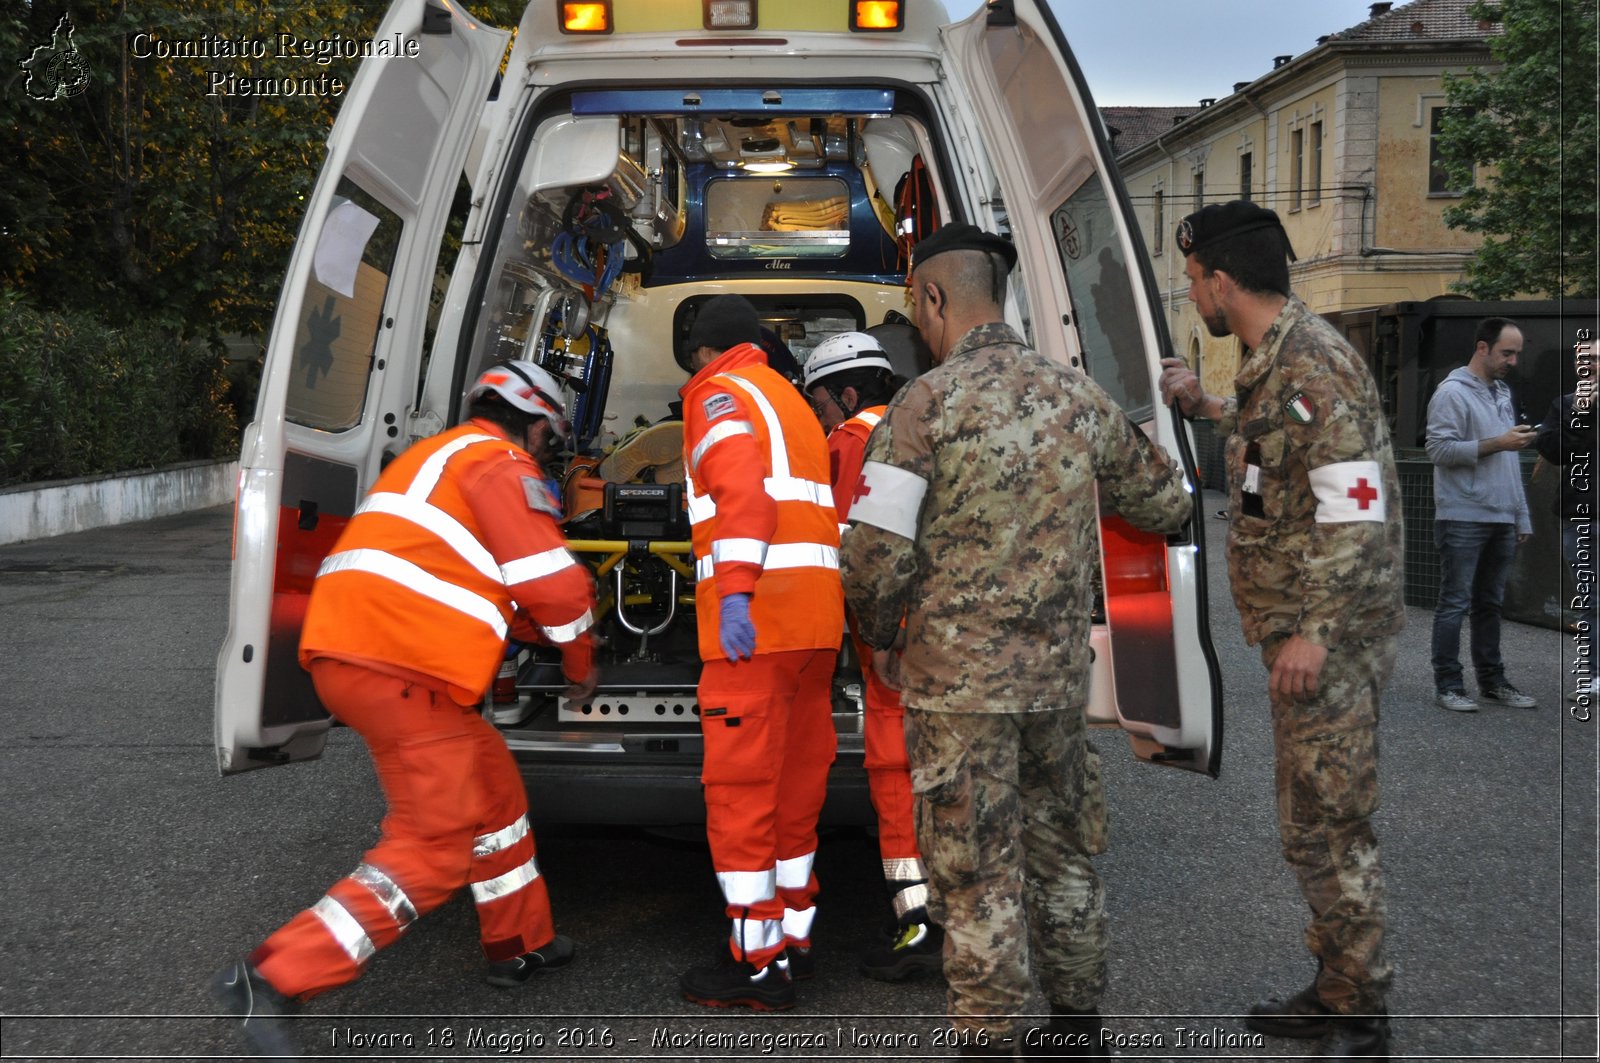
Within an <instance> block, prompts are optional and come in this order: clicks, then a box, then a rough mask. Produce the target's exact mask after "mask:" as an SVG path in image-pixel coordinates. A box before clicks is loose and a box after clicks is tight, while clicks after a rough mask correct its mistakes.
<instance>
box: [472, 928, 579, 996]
mask: <svg viewBox="0 0 1600 1063" xmlns="http://www.w3.org/2000/svg"><path fill="white" fill-rule="evenodd" d="M576 953H577V949H576V948H574V946H573V944H572V939H571V938H569V937H567V935H565V934H557V935H556V936H555V937H553V938H551V939H550V941H549V943H548V944H545V945H542V946H540V947H539V948H536V949H534V950H533V951H532V952H524V953H523V954H522V955H521V956H513V957H511V959H509V960H501V961H500V962H499V963H491V964H490V965H489V970H488V971H487V972H485V974H484V976H483V980H484V981H485V982H488V983H489V984H490V985H492V986H499V987H500V988H501V989H510V988H511V987H513V986H519V985H523V984H525V983H526V982H527V981H528V979H530V978H532V977H533V976H534V975H536V974H539V973H541V972H543V971H553V970H555V969H556V968H558V967H565V966H566V965H567V964H569V963H571V962H572V957H573V956H574V955H575V954H576Z"/></svg>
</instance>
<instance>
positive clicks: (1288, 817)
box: [1261, 635, 1397, 1013]
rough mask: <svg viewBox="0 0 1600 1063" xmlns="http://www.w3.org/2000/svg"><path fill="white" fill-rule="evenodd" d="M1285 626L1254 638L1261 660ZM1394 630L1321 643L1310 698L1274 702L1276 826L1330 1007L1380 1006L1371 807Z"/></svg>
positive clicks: (1359, 1009)
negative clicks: (1322, 658) (1324, 646)
mask: <svg viewBox="0 0 1600 1063" xmlns="http://www.w3.org/2000/svg"><path fill="white" fill-rule="evenodd" d="M1286 641H1287V637H1286V636H1282V635H1275V636H1272V637H1270V638H1268V639H1267V640H1266V641H1265V642H1264V643H1263V644H1262V647H1261V659H1262V660H1263V661H1264V662H1265V663H1266V666H1267V668H1268V669H1269V670H1270V669H1271V668H1272V662H1273V661H1275V660H1276V659H1277V657H1278V654H1279V653H1280V652H1281V651H1282V649H1283V645H1284V643H1285V642H1286ZM1396 644H1397V638H1396V636H1393V635H1389V636H1386V637H1384V638H1376V639H1359V640H1355V641H1351V642H1345V643H1342V644H1341V645H1339V646H1338V647H1336V648H1335V649H1333V650H1332V651H1330V652H1329V654H1328V658H1327V661H1326V663H1324V664H1323V666H1322V673H1321V675H1320V676H1319V677H1318V689H1317V694H1316V696H1315V697H1314V698H1312V699H1311V700H1310V701H1300V702H1280V701H1276V700H1275V701H1274V702H1273V705H1272V738H1273V745H1274V747H1275V749H1276V758H1275V760H1276V775H1277V788H1278V836H1279V838H1280V839H1281V840H1282V842H1283V855H1284V857H1285V858H1286V859H1287V860H1288V861H1289V866H1290V867H1292V868H1293V869H1294V873H1295V877H1296V878H1297V879H1298V880H1299V882H1300V893H1301V895H1302V896H1304V897H1305V899H1306V903H1307V904H1308V905H1310V907H1311V922H1310V924H1309V925H1307V927H1306V931H1305V941H1306V947H1307V948H1309V949H1310V950H1311V953H1312V955H1314V956H1316V958H1317V963H1318V970H1317V980H1316V989H1317V995H1318V996H1319V997H1321V998H1322V1002H1323V1003H1324V1004H1326V1005H1327V1006H1328V1007H1330V1008H1332V1009H1333V1010H1335V1011H1341V1012H1356V1013H1364V1012H1371V1011H1375V1010H1377V1009H1379V1008H1382V1007H1383V1000H1384V994H1385V992H1386V991H1387V990H1388V987H1389V981H1390V976H1391V973H1392V972H1391V968H1390V966H1389V964H1388V963H1387V962H1386V961H1385V960H1384V958H1383V932H1384V922H1385V914H1384V899H1383V869H1382V868H1381V867H1380V866H1379V864H1378V838H1377V835H1376V834H1374V833H1373V830H1372V813H1373V812H1374V811H1376V809H1377V807H1378V698H1379V694H1380V693H1381V692H1382V690H1383V685H1384V684H1385V683H1386V682H1388V680H1389V674H1390V673H1391V672H1392V671H1394V662H1395V648H1396Z"/></svg>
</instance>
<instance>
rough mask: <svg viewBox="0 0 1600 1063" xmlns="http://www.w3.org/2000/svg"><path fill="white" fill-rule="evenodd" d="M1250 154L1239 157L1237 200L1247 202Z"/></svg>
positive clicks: (1248, 197) (1248, 195) (1249, 196)
mask: <svg viewBox="0 0 1600 1063" xmlns="http://www.w3.org/2000/svg"><path fill="white" fill-rule="evenodd" d="M1250 168H1251V167H1250V152H1248V151H1247V152H1245V153H1244V154H1243V155H1240V156H1239V198H1240V199H1243V200H1249V199H1250V198H1252V197H1251V195H1250V176H1251V175H1250Z"/></svg>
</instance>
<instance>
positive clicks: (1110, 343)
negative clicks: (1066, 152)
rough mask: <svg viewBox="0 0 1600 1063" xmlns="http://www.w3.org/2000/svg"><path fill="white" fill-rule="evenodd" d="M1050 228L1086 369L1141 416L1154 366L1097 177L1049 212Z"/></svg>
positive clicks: (1114, 225) (1146, 409) (1148, 401)
mask: <svg viewBox="0 0 1600 1063" xmlns="http://www.w3.org/2000/svg"><path fill="white" fill-rule="evenodd" d="M1050 228H1051V231H1052V232H1053V233H1054V234H1055V239H1056V249H1057V251H1058V252H1059V253H1060V255H1061V265H1062V267H1063V268H1064V269H1065V271H1066V275H1067V290H1068V292H1069V293H1070V294H1071V296H1072V306H1073V310H1074V312H1075V313H1074V316H1075V317H1076V318H1077V323H1078V338H1079V340H1080V342H1081V343H1082V344H1083V357H1084V369H1085V371H1086V372H1088V374H1089V375H1090V376H1092V377H1093V378H1094V380H1095V383H1097V384H1099V385H1100V386H1101V387H1102V388H1105V390H1106V392H1107V393H1108V394H1110V396H1111V397H1112V398H1113V399H1115V400H1116V401H1117V404H1118V405H1120V406H1121V407H1122V408H1123V409H1124V410H1126V411H1127V412H1128V414H1129V415H1130V416H1132V417H1133V418H1134V419H1135V420H1141V419H1142V418H1143V417H1144V416H1146V415H1148V414H1149V412H1150V410H1151V392H1150V367H1149V363H1148V362H1147V360H1146V358H1145V349H1144V339H1143V334H1142V332H1141V329H1140V323H1139V311H1138V305H1137V298H1136V295H1135V292H1134V289H1133V280H1132V274H1131V271H1130V270H1129V268H1128V262H1127V260H1126V259H1125V258H1124V257H1123V253H1122V240H1121V234H1120V232H1119V231H1118V222H1117V214H1116V212H1115V211H1114V210H1112V208H1111V204H1110V203H1109V202H1108V201H1107V199H1106V194H1105V189H1104V187H1103V186H1102V185H1101V183H1100V181H1099V179H1098V176H1096V177H1091V178H1090V179H1089V180H1088V181H1086V182H1084V184H1083V185H1081V186H1080V187H1079V188H1078V190H1077V191H1076V192H1074V193H1073V194H1072V195H1071V196H1070V197H1068V199H1067V201H1066V202H1065V203H1064V204H1062V205H1061V206H1060V207H1058V208H1057V209H1056V210H1055V212H1054V213H1052V214H1051V216H1050Z"/></svg>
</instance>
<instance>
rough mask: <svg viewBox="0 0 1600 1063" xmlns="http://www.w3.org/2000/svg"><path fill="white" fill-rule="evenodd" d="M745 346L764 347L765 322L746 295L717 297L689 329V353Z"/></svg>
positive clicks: (713, 298)
mask: <svg viewBox="0 0 1600 1063" xmlns="http://www.w3.org/2000/svg"><path fill="white" fill-rule="evenodd" d="M741 343H754V344H756V345H758V346H759V345H760V343H761V318H760V316H759V315H758V314H757V313H756V308H755V307H753V306H751V305H750V300H748V299H746V298H745V297H744V296H742V295H716V296H712V297H711V298H710V299H707V300H706V301H705V304H704V305H703V306H701V307H700V313H699V314H697V315H696V316H695V319H694V324H692V325H690V326H689V340H688V342H687V343H686V344H685V345H684V350H685V352H689V351H697V350H699V349H700V348H701V347H711V348H713V349H715V350H718V351H725V350H727V349H728V348H730V347H737V346H739V344H741Z"/></svg>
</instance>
